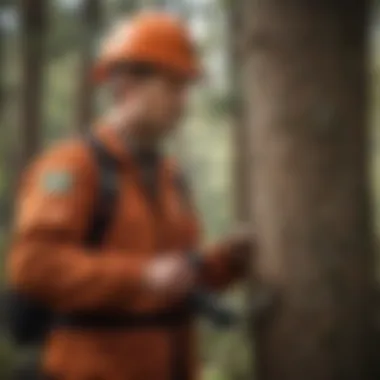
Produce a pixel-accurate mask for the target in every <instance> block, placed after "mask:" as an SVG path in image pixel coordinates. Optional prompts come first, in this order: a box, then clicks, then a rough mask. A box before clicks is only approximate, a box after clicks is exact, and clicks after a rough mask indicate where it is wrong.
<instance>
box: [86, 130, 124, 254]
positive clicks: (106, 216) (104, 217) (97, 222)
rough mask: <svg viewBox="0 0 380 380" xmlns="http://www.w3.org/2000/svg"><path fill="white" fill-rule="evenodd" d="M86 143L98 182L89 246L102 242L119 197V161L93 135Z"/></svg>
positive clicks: (89, 232)
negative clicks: (94, 165)
mask: <svg viewBox="0 0 380 380" xmlns="http://www.w3.org/2000/svg"><path fill="white" fill-rule="evenodd" d="M86 143H87V144H88V146H89V147H90V149H91V152H92V154H93V156H94V159H95V162H96V166H97V168H98V175H99V184H98V189H97V191H98V196H97V199H96V201H95V202H96V203H95V208H94V209H95V215H93V217H92V218H91V224H90V226H89V229H88V233H87V236H86V238H85V243H86V244H87V245H88V246H90V247H97V246H99V245H101V244H102V243H103V240H104V237H105V234H106V231H107V229H108V226H109V224H110V222H111V219H112V217H113V215H114V212H115V209H116V202H117V200H118V198H119V194H118V189H119V187H118V166H119V163H118V161H117V160H116V159H115V158H114V157H113V156H112V155H110V154H109V153H108V151H107V150H106V148H105V147H104V146H103V144H102V143H101V142H100V141H99V140H98V139H96V138H95V137H94V136H92V135H89V136H88V137H87V138H86Z"/></svg>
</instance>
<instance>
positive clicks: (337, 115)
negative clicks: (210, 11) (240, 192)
mask: <svg viewBox="0 0 380 380" xmlns="http://www.w3.org/2000/svg"><path fill="white" fill-rule="evenodd" d="M367 5H368V4H367V1H332V0H330V1H327V0H318V1H311V0H310V1H305V0H265V1H264V0H263V1H253V2H251V9H250V17H251V30H250V39H249V49H250V57H249V65H250V73H251V74H250V75H251V77H250V94H249V99H250V101H251V102H252V107H251V109H250V117H249V122H250V126H251V136H250V141H251V144H252V152H253V155H252V163H251V164H252V172H253V176H252V177H253V179H252V188H253V190H252V196H253V199H254V201H253V202H252V207H253V210H254V213H255V222H256V224H257V235H258V239H259V240H258V244H259V250H260V254H259V260H258V271H259V275H260V277H261V278H262V279H263V281H265V282H268V283H271V284H275V285H277V286H278V287H279V289H280V292H281V293H280V297H281V302H280V304H279V305H278V306H277V309H276V311H275V313H274V315H273V317H272V318H271V319H268V320H267V321H266V322H265V323H262V324H261V325H259V326H257V328H258V333H257V350H258V363H259V365H258V377H259V379H260V380H305V379H309V380H367V379H374V378H376V377H375V375H374V374H373V367H372V361H371V359H372V345H373V343H374V342H373V339H374V338H373V334H372V327H371V321H372V315H373V313H372V310H371V309H372V307H373V303H372V300H371V297H372V289H373V283H374V273H373V269H374V256H373V248H372V232H371V216H370V204H369V190H368V187H369V181H368V169H367V165H368V159H367V142H366V138H367V120H366V118H367V99H366V97H367V67H366V65H367V62H366V59H367V50H366V40H367V35H366V24H367V11H368V9H367V8H368V7H367ZM251 110H252V111H251Z"/></svg>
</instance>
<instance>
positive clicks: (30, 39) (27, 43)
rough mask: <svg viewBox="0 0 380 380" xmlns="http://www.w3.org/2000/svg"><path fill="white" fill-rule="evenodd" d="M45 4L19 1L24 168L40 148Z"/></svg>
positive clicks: (43, 0) (41, 0)
mask: <svg viewBox="0 0 380 380" xmlns="http://www.w3.org/2000/svg"><path fill="white" fill-rule="evenodd" d="M46 7H47V4H46V0H23V1H20V14H21V54H22V75H23V78H22V84H23V89H22V92H21V102H22V103H21V107H22V110H21V128H20V132H21V136H20V137H21V146H20V150H21V162H20V163H19V164H20V165H21V167H23V166H24V165H25V164H26V163H27V162H28V161H29V160H30V159H31V157H33V156H34V155H35V154H36V152H37V151H38V149H39V148H40V144H41V114H42V79H43V63H44V56H43V55H44V54H43V53H44V36H45V27H46V18H47V13H46Z"/></svg>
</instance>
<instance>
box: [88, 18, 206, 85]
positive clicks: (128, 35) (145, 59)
mask: <svg viewBox="0 0 380 380" xmlns="http://www.w3.org/2000/svg"><path fill="white" fill-rule="evenodd" d="M123 62H126V63H127V62H132V63H136V62H137V63H140V62H141V63H148V64H153V65H157V67H161V68H163V69H165V70H168V71H169V72H173V73H175V74H178V75H180V76H183V77H184V78H188V79H196V78H197V77H199V76H200V75H201V72H202V70H201V65H200V62H199V60H198V56H197V53H196V49H195V44H194V42H193V40H192V39H191V36H190V33H189V31H188V30H187V28H186V27H185V26H184V24H183V22H182V21H181V20H180V19H179V18H177V17H175V16H173V15H171V14H168V13H163V12H153V11H149V12H147V11H145V12H143V13H141V14H139V15H137V16H135V17H133V18H132V19H131V20H130V21H129V22H126V21H123V22H122V23H120V24H118V25H117V26H116V28H115V30H114V31H113V32H111V34H110V36H109V38H107V39H106V40H105V43H104V45H103V47H102V49H101V51H100V55H99V57H98V60H97V62H96V63H95V67H94V77H95V81H96V82H98V83H99V82H102V81H104V80H106V79H107V77H108V74H109V69H110V67H112V66H113V65H115V64H117V63H123Z"/></svg>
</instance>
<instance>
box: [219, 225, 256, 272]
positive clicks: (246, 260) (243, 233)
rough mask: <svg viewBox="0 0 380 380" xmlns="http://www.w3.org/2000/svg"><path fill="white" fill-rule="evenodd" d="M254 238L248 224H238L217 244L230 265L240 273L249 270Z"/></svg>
mask: <svg viewBox="0 0 380 380" xmlns="http://www.w3.org/2000/svg"><path fill="white" fill-rule="evenodd" d="M254 240H255V239H254V236H253V234H252V232H251V231H250V228H249V226H239V227H238V228H236V229H235V230H234V231H233V232H232V233H231V234H230V235H228V236H227V237H225V238H224V239H222V240H221V241H220V242H219V244H218V246H219V247H220V249H221V251H222V252H223V253H224V255H226V257H227V258H228V260H229V262H230V265H231V267H233V268H236V270H237V271H238V272H240V273H242V272H245V271H247V270H249V267H250V259H251V257H252V254H253V253H254V244H255V241H254Z"/></svg>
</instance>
